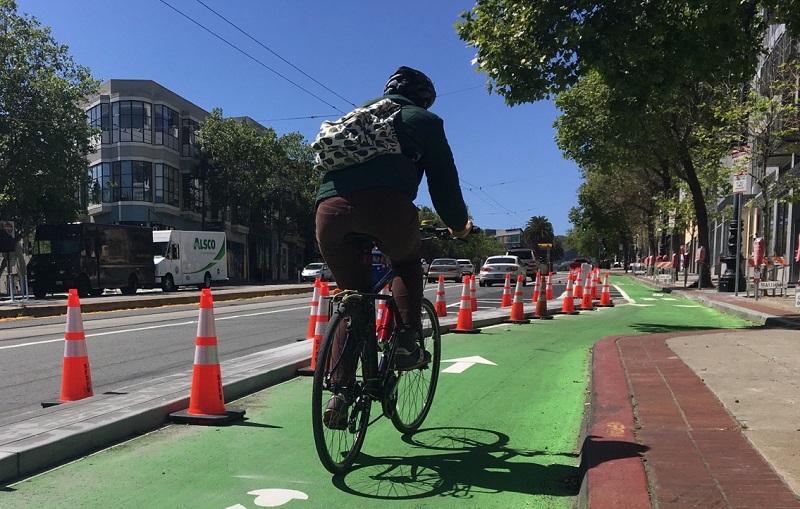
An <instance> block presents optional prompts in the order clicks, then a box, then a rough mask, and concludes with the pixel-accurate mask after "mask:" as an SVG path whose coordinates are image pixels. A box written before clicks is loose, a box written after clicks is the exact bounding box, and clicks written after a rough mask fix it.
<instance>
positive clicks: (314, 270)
mask: <svg viewBox="0 0 800 509" xmlns="http://www.w3.org/2000/svg"><path fill="white" fill-rule="evenodd" d="M317 278H319V279H320V280H321V281H330V280H331V279H333V274H331V269H329V268H328V266H327V265H325V264H324V263H309V264H308V265H306V266H305V268H304V269H303V272H301V273H300V280H301V281H314V280H315V279H317Z"/></svg>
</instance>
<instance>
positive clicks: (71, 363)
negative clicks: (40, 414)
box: [42, 288, 94, 408]
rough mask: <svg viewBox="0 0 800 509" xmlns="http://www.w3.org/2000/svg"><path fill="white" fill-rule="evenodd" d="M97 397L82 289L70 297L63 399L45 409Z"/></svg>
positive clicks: (65, 339)
mask: <svg viewBox="0 0 800 509" xmlns="http://www.w3.org/2000/svg"><path fill="white" fill-rule="evenodd" d="M93 395H94V391H93V390H92V374H91V372H90V370H89V353H88V351H87V349H86V334H85V333H84V331H83V318H82V317H81V303H80V299H79V298H78V290H76V289H74V288H73V289H71V290H70V291H69V296H68V297H67V330H66V332H65V333H64V364H63V370H62V373H61V396H60V397H59V398H58V401H54V402H43V403H42V406H43V407H45V408H47V407H50V406H54V405H58V404H59V403H67V402H69V401H78V400H81V399H83V398H88V397H89V396H93Z"/></svg>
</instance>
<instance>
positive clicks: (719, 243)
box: [687, 24, 800, 283]
mask: <svg viewBox="0 0 800 509" xmlns="http://www.w3.org/2000/svg"><path fill="white" fill-rule="evenodd" d="M764 48H765V50H766V51H765V53H764V54H763V55H762V56H761V58H760V61H759V64H758V68H757V71H756V76H755V77H754V79H753V84H752V86H753V87H754V89H755V90H756V91H757V92H759V93H761V94H762V95H763V93H764V91H765V90H766V87H769V86H770V85H771V83H772V81H773V80H774V79H775V76H776V75H777V73H778V70H779V69H780V67H781V65H782V64H784V63H786V62H791V61H795V62H796V61H797V60H798V58H800V41H798V40H796V39H793V38H792V37H791V36H790V35H789V33H788V32H787V31H786V29H785V26H784V25H780V24H773V25H771V26H770V27H769V29H768V30H767V33H766V35H765V38H764ZM798 94H800V90H795V91H794V100H795V101H797V98H798ZM773 120H777V121H779V122H785V121H786V119H773ZM797 120H798V119H794V121H795V122H797ZM797 141H800V140H785V142H781V140H775V141H773V143H776V144H777V146H776V147H775V150H769V155H768V156H767V157H766V160H762V157H761V156H759V155H758V154H762V153H763V151H762V150H760V148H761V147H759V146H758V144H759V140H755V139H750V140H747V144H746V145H745V146H744V147H737V149H735V150H734V151H733V154H732V157H731V160H730V161H729V165H731V166H733V165H734V163H735V162H736V159H737V158H742V159H743V160H744V161H745V163H744V165H745V169H746V170H747V172H748V175H747V176H746V177H744V178H743V182H744V188H745V190H744V194H742V195H741V197H740V200H741V204H742V205H741V207H740V211H741V219H740V224H741V229H740V233H739V239H740V252H741V254H742V256H743V260H744V263H742V268H741V273H742V274H744V276H745V277H747V278H752V277H753V275H754V267H753V266H752V265H751V264H750V263H749V261H750V259H751V258H752V256H753V241H754V240H755V239H756V238H757V237H763V238H765V239H768V244H767V245H766V251H765V254H767V255H769V256H773V255H777V256H778V257H780V258H782V259H783V260H785V261H786V262H788V265H786V266H780V265H778V264H774V265H769V266H767V273H766V274H762V278H764V279H769V280H778V281H783V282H786V283H794V282H795V281H797V280H798V279H800V264H798V263H795V262H794V258H795V256H794V255H795V253H796V252H797V250H798V244H800V239H799V238H798V235H799V234H800V228H798V225H800V204H798V203H792V202H791V201H790V200H784V199H783V198H786V197H787V196H788V195H790V194H792V193H794V192H796V191H797V190H796V189H793V188H792V187H791V184H789V185H787V184H786V177H787V176H792V177H797V176H800V154H798V153H797V152H793V151H792V150H790V148H791V145H792V144H794V143H796V142H797ZM759 182H761V183H762V184H765V185H766V186H767V187H768V189H766V190H765V189H763V188H762V186H760V185H759ZM733 203H734V201H733V197H728V198H726V199H725V200H723V201H721V202H720V203H719V204H718V210H724V209H725V207H726V206H730V205H732V204H733ZM734 210H735V208H734ZM735 224H736V217H724V218H722V219H720V220H718V221H714V222H712V224H710V228H709V232H710V233H711V239H710V241H711V251H712V252H711V253H710V260H711V261H712V273H717V274H723V273H724V272H725V270H726V267H725V264H724V263H720V262H719V260H721V259H722V258H724V257H726V255H728V254H729V253H728V251H729V247H728V246H729V245H735V239H734V238H733V237H734V236H735V235H736V228H735ZM692 241H693V238H687V244H691V243H692ZM734 259H735V258H734ZM731 270H733V269H732V268H731Z"/></svg>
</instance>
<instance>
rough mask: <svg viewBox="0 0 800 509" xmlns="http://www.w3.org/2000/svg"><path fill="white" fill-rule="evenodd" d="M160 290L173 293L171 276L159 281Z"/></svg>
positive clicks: (173, 284)
mask: <svg viewBox="0 0 800 509" xmlns="http://www.w3.org/2000/svg"><path fill="white" fill-rule="evenodd" d="M161 289H162V290H163V291H165V292H174V291H175V280H174V279H173V278H172V274H167V275H166V276H164V279H163V280H162V281H161Z"/></svg>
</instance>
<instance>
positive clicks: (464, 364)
mask: <svg viewBox="0 0 800 509" xmlns="http://www.w3.org/2000/svg"><path fill="white" fill-rule="evenodd" d="M442 362H454V363H455V364H453V365H452V366H450V367H449V368H447V369H443V370H442V373H463V372H464V371H466V370H467V369H469V368H470V367H471V366H474V365H475V364H488V365H490V366H497V364H495V363H494V362H492V361H487V360H486V359H484V358H483V357H478V356H477V355H476V356H473V357H462V358H460V359H448V360H443V361H442Z"/></svg>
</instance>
